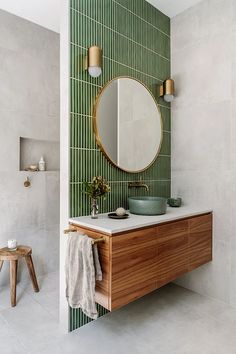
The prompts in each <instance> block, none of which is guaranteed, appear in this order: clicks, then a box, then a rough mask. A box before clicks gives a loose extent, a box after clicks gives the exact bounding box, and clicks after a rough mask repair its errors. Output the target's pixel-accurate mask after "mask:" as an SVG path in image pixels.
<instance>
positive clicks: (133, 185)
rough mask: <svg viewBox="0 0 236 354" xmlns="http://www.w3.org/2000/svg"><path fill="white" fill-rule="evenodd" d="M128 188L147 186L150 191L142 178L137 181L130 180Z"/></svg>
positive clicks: (146, 187)
mask: <svg viewBox="0 0 236 354" xmlns="http://www.w3.org/2000/svg"><path fill="white" fill-rule="evenodd" d="M128 188H145V189H146V191H147V192H148V191H149V187H148V185H147V184H146V183H144V181H141V180H140V181H136V182H129V183H128Z"/></svg>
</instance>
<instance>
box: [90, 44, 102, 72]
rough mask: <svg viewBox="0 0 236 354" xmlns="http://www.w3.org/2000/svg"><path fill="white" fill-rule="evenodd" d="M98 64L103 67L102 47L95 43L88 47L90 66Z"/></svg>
mask: <svg viewBox="0 0 236 354" xmlns="http://www.w3.org/2000/svg"><path fill="white" fill-rule="evenodd" d="M90 66H98V67H100V68H102V49H101V48H99V47H98V46H97V45H93V46H92V47H90V48H89V49H88V67H90Z"/></svg>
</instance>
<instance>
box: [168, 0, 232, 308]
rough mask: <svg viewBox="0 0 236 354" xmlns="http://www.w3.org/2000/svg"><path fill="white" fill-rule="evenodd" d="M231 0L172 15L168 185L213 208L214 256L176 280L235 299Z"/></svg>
mask: <svg viewBox="0 0 236 354" xmlns="http://www.w3.org/2000/svg"><path fill="white" fill-rule="evenodd" d="M235 14H236V2H235V1H234V0H232V1H231V0H205V1H202V2H201V3H199V4H198V5H196V6H194V7H192V8H190V9H189V10H187V11H185V12H184V13H182V14H180V15H178V16H176V17H175V18H173V19H172V21H171V49H172V76H173V77H174V79H175V80H176V87H177V97H176V99H175V100H174V103H173V105H172V109H173V110H172V191H173V194H178V195H181V196H182V197H183V199H184V202H185V203H186V204H192V203H197V204H198V205H206V206H208V207H209V208H212V209H213V212H214V241H213V252H214V253H213V258H214V260H213V262H212V263H211V264H209V265H206V266H203V267H201V268H199V269H198V270H195V271H194V272H192V273H190V274H188V275H186V276H184V277H183V278H182V279H181V280H180V281H179V282H178V283H179V284H181V285H183V286H185V287H187V288H189V289H192V290H194V291H197V292H199V293H201V294H204V295H208V296H211V297H215V298H217V299H220V300H223V301H225V302H227V303H230V304H231V305H233V306H236V237H235V230H236V217H235V213H236V198H235V197H236V189H235V180H236V159H235V156H236V155H235V153H236V120H235V115H236V89H235V87H236V65H235V64H236V47H235V45H234V43H235V42H236V17H235Z"/></svg>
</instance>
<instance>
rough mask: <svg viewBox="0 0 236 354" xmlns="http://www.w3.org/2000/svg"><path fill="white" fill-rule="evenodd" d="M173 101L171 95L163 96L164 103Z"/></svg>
mask: <svg viewBox="0 0 236 354" xmlns="http://www.w3.org/2000/svg"><path fill="white" fill-rule="evenodd" d="M173 99H174V96H173V95H164V100H165V101H166V102H172V101H173Z"/></svg>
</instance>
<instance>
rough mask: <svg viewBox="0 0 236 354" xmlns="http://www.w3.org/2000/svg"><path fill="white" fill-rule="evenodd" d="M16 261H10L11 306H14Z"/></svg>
mask: <svg viewBox="0 0 236 354" xmlns="http://www.w3.org/2000/svg"><path fill="white" fill-rule="evenodd" d="M17 263H18V261H10V284H11V306H12V307H14V306H16V277H17Z"/></svg>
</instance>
